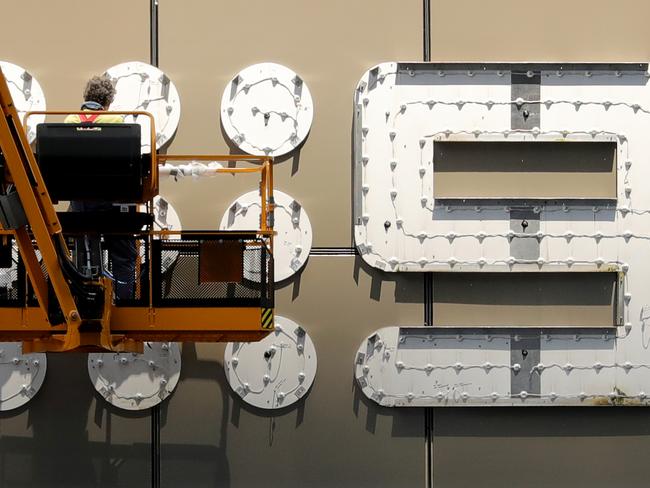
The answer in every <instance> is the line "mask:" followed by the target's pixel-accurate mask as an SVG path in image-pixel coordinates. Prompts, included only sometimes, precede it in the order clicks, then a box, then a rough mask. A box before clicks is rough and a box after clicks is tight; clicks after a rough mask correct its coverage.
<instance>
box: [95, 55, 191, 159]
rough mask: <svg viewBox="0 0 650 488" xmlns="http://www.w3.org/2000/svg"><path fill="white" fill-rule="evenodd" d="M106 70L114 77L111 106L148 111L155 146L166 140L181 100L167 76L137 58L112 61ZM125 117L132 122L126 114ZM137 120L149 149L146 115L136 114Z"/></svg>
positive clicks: (175, 122)
mask: <svg viewBox="0 0 650 488" xmlns="http://www.w3.org/2000/svg"><path fill="white" fill-rule="evenodd" d="M106 74H107V75H109V76H110V77H111V78H112V79H113V80H114V82H115V89H116V94H115V100H114V101H113V103H112V104H111V107H110V108H111V110H117V111H119V110H124V111H135V110H144V111H145V112H150V113H151V115H153V117H154V120H155V122H156V149H160V148H161V147H162V146H164V145H165V144H166V143H167V142H169V141H170V139H171V138H172V137H173V136H174V133H175V132H176V129H177V128H178V122H179V120H180V118H181V101H180V98H179V96H178V91H177V90H176V86H174V83H172V81H171V80H170V79H169V77H168V76H167V75H166V74H165V73H163V72H162V71H160V70H159V69H158V68H156V67H155V66H151V65H150V64H146V63H141V62H139V61H130V62H128V63H122V64H118V65H115V66H113V67H112V68H109V69H108V70H106ZM125 121H126V122H131V123H133V122H134V120H133V117H130V116H129V117H127V118H126V119H125ZM137 123H138V124H140V125H141V126H142V148H143V150H144V149H146V150H149V146H150V145H151V136H150V130H151V128H150V125H149V119H148V118H147V117H137Z"/></svg>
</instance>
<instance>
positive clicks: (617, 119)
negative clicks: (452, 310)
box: [354, 63, 650, 271]
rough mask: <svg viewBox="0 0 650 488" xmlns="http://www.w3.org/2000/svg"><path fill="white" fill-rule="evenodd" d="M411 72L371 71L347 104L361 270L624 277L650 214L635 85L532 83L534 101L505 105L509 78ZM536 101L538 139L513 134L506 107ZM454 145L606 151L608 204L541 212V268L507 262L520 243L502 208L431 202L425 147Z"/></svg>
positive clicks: (601, 76)
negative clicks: (610, 165)
mask: <svg viewBox="0 0 650 488" xmlns="http://www.w3.org/2000/svg"><path fill="white" fill-rule="evenodd" d="M418 66H422V65H414V67H413V68H411V69H407V68H405V67H404V65H402V64H399V63H384V64H381V65H379V66H377V67H375V68H373V69H371V70H369V71H368V72H367V73H366V74H365V75H364V76H363V77H362V79H361V81H360V82H359V85H358V87H357V90H356V92H355V111H356V117H355V123H356V128H355V162H354V164H355V175H356V178H355V210H354V221H355V239H356V244H357V247H358V249H359V252H360V253H361V255H362V257H363V259H364V260H365V261H366V262H367V263H368V264H370V265H371V266H374V267H376V268H379V269H382V270H386V271H449V270H460V271H550V270H554V271H558V270H559V271H571V270H577V269H578V270H587V269H589V270H599V269H602V268H603V267H609V268H610V269H611V268H614V269H618V268H619V267H620V266H621V265H622V264H623V263H628V264H629V265H630V266H634V264H633V263H632V262H631V261H633V256H635V255H636V254H635V253H634V252H633V250H632V248H631V246H629V244H633V243H634V242H637V243H639V244H640V245H642V246H643V245H644V244H645V243H647V241H648V239H649V238H650V233H648V232H647V231H646V230H645V229H644V228H643V226H644V225H643V223H642V222H644V221H645V220H647V217H644V216H647V214H648V211H649V209H650V202H649V201H648V198H646V197H644V196H643V195H641V191H640V190H639V188H638V187H637V189H636V192H635V189H634V186H635V183H636V185H637V186H638V185H639V184H640V183H641V182H642V181H643V174H642V172H641V170H638V171H637V172H635V171H634V169H631V168H637V164H638V167H642V166H643V161H644V160H647V158H648V151H647V149H648V148H647V147H646V146H647V142H646V138H645V137H644V134H646V133H647V132H648V129H650V113H649V112H650V101H649V100H648V97H650V90H648V87H647V77H646V76H645V74H644V73H642V72H638V71H637V72H625V73H618V74H617V73H616V72H614V71H611V72H599V73H597V74H593V73H585V72H580V73H574V74H571V73H565V74H562V76H557V75H556V74H555V72H551V73H549V72H542V74H543V76H542V85H541V97H540V98H541V100H519V99H515V100H512V96H511V85H510V72H504V71H497V70H489V69H487V70H484V71H481V72H476V73H475V72H468V71H462V70H455V71H440V72H437V71H434V70H431V69H421V68H418ZM540 101H541V102H543V103H541V105H540V110H541V124H540V125H541V127H534V128H532V129H530V130H513V129H511V110H512V107H513V106H521V105H522V103H525V102H540ZM454 140H456V141H558V140H559V141H614V142H616V143H617V157H618V163H619V167H618V181H617V185H618V187H617V194H618V202H617V203H614V202H612V203H611V204H599V205H594V204H590V203H586V202H585V203H584V204H575V202H574V203H570V204H560V203H557V202H546V203H545V202H540V205H539V206H537V207H536V208H535V210H536V212H537V213H538V214H539V215H540V231H539V233H538V240H539V241H540V251H541V253H540V257H539V259H535V260H530V259H529V260H526V259H521V258H516V257H513V256H511V255H510V243H511V241H512V240H513V239H520V238H524V237H523V236H522V235H519V234H517V233H516V232H513V231H512V230H511V229H510V222H509V220H510V207H509V205H508V204H506V205H503V204H487V205H486V204H485V203H482V204H480V205H468V204H466V203H465V204H459V205H450V204H449V202H440V201H438V200H436V192H435V178H434V174H433V164H434V163H433V144H434V143H435V141H454ZM644 154H645V156H644ZM645 166H647V164H646V165H645ZM531 208H532V206H531ZM636 217H640V218H636ZM526 238H530V237H526Z"/></svg>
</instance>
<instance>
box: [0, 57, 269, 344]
mask: <svg viewBox="0 0 650 488" xmlns="http://www.w3.org/2000/svg"><path fill="white" fill-rule="evenodd" d="M0 112H1V113H0V155H1V156H2V158H1V159H4V169H5V178H4V183H3V184H2V187H1V188H0V189H1V190H2V191H1V193H2V194H1V195H0V199H1V198H3V197H6V196H7V195H8V192H9V191H13V188H15V191H16V192H17V195H18V197H19V200H20V203H21V206H22V210H23V211H24V214H25V217H26V222H23V223H22V224H21V225H16V226H15V228H7V229H0V234H1V235H5V236H6V235H13V236H14V237H15V239H16V244H17V247H18V250H19V252H20V263H21V266H22V267H23V268H24V272H23V271H22V268H20V267H18V269H17V274H18V279H19V280H20V279H21V278H23V279H24V280H25V286H24V287H23V292H22V294H19V295H20V296H18V298H17V299H16V300H15V302H11V303H8V304H3V306H2V307H0V341H23V351H24V352H26V353H28V352H35V351H61V352H63V351H74V350H104V351H134V352H137V351H141V350H142V343H143V342H145V341H194V342H204V341H208V342H222V341H233V340H235V341H255V340H260V339H261V338H263V337H264V336H266V335H267V334H268V333H269V332H271V331H272V330H273V292H274V290H273V271H272V270H273V254H272V253H273V212H274V200H273V164H272V158H270V157H268V156H261V157H257V156H247V155H225V156H222V155H176V156H174V155H162V154H160V155H159V154H157V153H156V151H155V150H152V154H151V157H150V164H151V167H150V171H148V172H147V174H146V175H145V178H144V180H145V181H144V184H143V186H144V189H143V199H144V200H143V201H147V202H148V206H147V208H148V212H149V214H151V209H152V208H153V197H154V196H156V195H157V194H158V165H159V164H166V163H167V162H168V161H188V160H190V161H201V160H204V161H237V162H241V161H246V162H254V163H257V165H256V166H253V167H246V168H219V169H215V170H213V171H214V172H215V173H228V174H241V173H259V174H260V178H261V183H260V198H261V219H260V226H259V229H255V230H250V231H245V232H235V231H194V232H193V231H184V232H182V233H176V234H177V235H174V234H175V233H173V232H169V231H164V230H163V231H155V230H153V228H152V227H151V226H148V227H147V228H146V230H142V231H140V232H137V233H133V234H131V238H132V239H134V240H136V242H137V243H139V244H138V245H139V246H140V248H141V251H140V253H139V258H138V267H139V268H142V279H141V281H139V282H138V283H137V286H138V289H139V293H140V297H139V299H138V300H136V303H121V302H120V300H118V299H116V298H115V297H114V296H113V284H112V281H111V280H110V279H108V278H106V277H98V278H96V279H95V280H94V281H92V282H91V283H90V285H92V286H94V287H95V288H96V289H97V290H99V291H100V293H98V295H101V298H102V303H103V311H102V312H101V318H100V319H97V317H93V318H92V319H89V318H88V317H86V316H84V313H82V311H80V308H79V298H78V297H77V296H75V291H74V290H75V288H74V286H72V284H73V283H72V280H71V278H70V267H71V266H73V261H72V259H71V254H70V252H69V250H68V248H67V247H66V236H67V235H68V232H67V231H66V230H65V229H63V228H62V225H61V222H60V219H59V217H58V216H57V212H56V210H55V208H54V205H53V202H52V199H51V198H50V195H49V194H48V190H47V189H46V186H45V179H44V177H43V175H42V173H41V170H40V168H39V163H38V162H37V160H36V157H35V155H34V153H33V151H32V149H31V147H30V145H29V141H28V140H27V137H26V134H25V131H24V129H23V125H22V123H21V120H20V119H19V116H18V113H17V111H16V108H15V106H14V104H13V101H12V98H11V94H10V92H9V89H8V87H7V83H6V80H5V78H4V75H3V74H2V71H1V70H0ZM70 113H78V112H75V111H65V112H63V111H58V112H32V113H28V114H26V115H25V119H26V118H27V117H29V116H30V115H33V114H55V115H63V114H70ZM102 113H104V114H106V113H113V112H102ZM130 114H135V115H143V116H147V117H149V118H150V119H151V146H150V147H151V148H152V149H153V148H155V147H156V146H155V134H156V133H155V128H154V120H153V117H152V116H151V114H149V113H147V112H133V113H130ZM64 231H65V232H66V234H65V235H64ZM224 243H230V244H233V243H235V244H236V246H232V245H231V246H230V247H228V249H231V250H232V249H239V250H240V255H237V256H234V257H235V258H236V261H238V262H241V266H240V267H241V269H240V276H239V277H235V278H232V277H231V278H218V279H222V280H224V281H223V282H221V283H217V285H215V283H214V282H212V283H211V284H208V285H202V284H201V279H200V277H197V276H193V275H192V276H190V277H189V278H188V275H187V273H188V270H195V268H196V269H198V268H199V267H201V266H204V265H203V264H200V263H201V262H202V261H203V260H204V259H205V261H206V262H207V258H206V256H210V254H209V252H210V249H213V248H214V249H221V248H222V247H224ZM208 244H210V245H208ZM220 246H221V247H220ZM226 247H227V246H226ZM224 248H225V247H224ZM143 250H144V253H143ZM163 253H167V254H170V253H172V254H173V255H175V256H177V259H178V260H183V262H186V263H189V264H188V265H187V266H185V268H184V269H181V270H180V271H178V270H168V271H165V272H164V273H162V272H161V270H160V262H161V260H162V255H163ZM174 253H175V254H174ZM253 253H256V254H255V259H251V258H250V257H249V258H248V261H246V259H247V256H250V255H252V254H253ZM39 254H40V256H39ZM231 258H233V255H232V253H230V254H228V253H225V254H224V255H223V257H222V259H231ZM212 259H214V256H212ZM41 260H42V262H41ZM197 263H199V264H197ZM221 264H224V263H221ZM213 266H214V264H213ZM216 267H217V268H221V267H222V266H221V265H220V264H219V263H217V264H216ZM181 268H182V267H181ZM244 268H246V271H245V270H244ZM253 268H254V269H253ZM66 270H67V271H66ZM191 272H195V271H191ZM200 272H201V271H200V270H199V271H198V272H197V273H200ZM21 273H24V274H22V275H21ZM183 273H184V274H183ZM246 273H248V275H254V276H255V277H256V278H254V279H251V277H250V276H248V275H247V274H246ZM208 274H210V273H208ZM177 275H178V276H177ZM183 279H185V280H187V279H189V280H190V281H191V282H192V284H191V285H192V286H191V287H190V286H189V285H188V287H189V288H192V287H193V288H192V291H188V292H187V296H186V295H184V294H183V293H185V292H184V290H183V289H182V288H183V287H182V286H180V291H178V290H179V285H178V283H182V280H183ZM225 280H234V281H228V282H226V281H225ZM169 282H173V283H175V284H176V288H174V290H175V291H174V292H173V293H171V292H169V291H168V289H167V288H169ZM197 283H198V284H197ZM210 285H214V286H212V287H211V286H210ZM202 286H203V288H202ZM216 288H218V289H219V290H226V289H227V290H228V291H220V292H219V293H221V295H219V296H217V295H215V296H212V295H210V293H211V290H213V289H216ZM232 289H234V290H235V292H232V291H231V290H232ZM237 290H240V292H239V293H240V295H242V296H239V295H237V293H238V291H237ZM241 290H243V292H241ZM192 293H194V294H195V295H191V294H192ZM30 296H33V297H35V298H36V300H37V303H34V300H33V299H30ZM36 305H37V306H36ZM52 310H58V311H60V314H53V313H52ZM57 317H58V319H57Z"/></svg>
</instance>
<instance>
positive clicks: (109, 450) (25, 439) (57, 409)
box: [0, 354, 151, 488]
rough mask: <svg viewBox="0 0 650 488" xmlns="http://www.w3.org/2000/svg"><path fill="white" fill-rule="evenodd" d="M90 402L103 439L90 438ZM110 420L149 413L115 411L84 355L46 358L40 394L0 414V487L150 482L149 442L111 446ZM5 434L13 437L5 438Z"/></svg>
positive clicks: (94, 419)
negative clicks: (97, 386) (96, 384)
mask: <svg viewBox="0 0 650 488" xmlns="http://www.w3.org/2000/svg"><path fill="white" fill-rule="evenodd" d="M93 399H95V400H96V402H95V410H94V414H93V415H94V417H93V421H94V424H95V425H96V426H97V427H98V428H99V429H101V430H103V432H104V434H103V435H104V440H103V441H100V440H96V441H90V440H89V439H88V422H89V418H90V415H91V410H92V402H93ZM114 416H118V417H122V418H133V419H138V418H142V419H145V418H148V417H149V413H148V411H144V412H127V411H123V410H119V409H116V408H115V407H113V406H112V405H110V404H108V403H107V402H106V401H105V400H104V399H103V398H102V397H101V396H100V395H99V394H97V393H96V392H95V390H94V388H93V386H92V384H91V382H90V380H89V378H88V367H87V355H86V354H65V355H63V354H61V355H56V354H50V355H48V372H47V378H46V380H45V382H44V384H43V387H42V388H41V391H39V392H38V394H37V395H36V397H35V398H34V399H33V400H32V401H30V402H29V403H27V404H26V405H24V406H23V407H21V408H20V409H17V410H13V411H10V412H2V413H0V487H2V488H5V487H6V488H9V487H13V486H26V485H25V483H27V485H28V486H47V487H58V486H65V487H84V488H86V487H88V486H118V485H119V484H120V480H123V479H125V478H129V479H132V480H133V483H134V484H138V485H141V484H143V483H145V482H148V480H149V477H150V476H149V473H150V456H151V451H150V445H149V442H148V439H147V442H143V443H133V444H126V445H125V444H124V443H120V444H114V443H113V441H112V434H113V425H112V420H113V418H114ZM143 421H145V422H146V420H143ZM148 425H149V423H148V422H147V426H148ZM21 429H24V432H23V433H20V432H19V431H20V430H21ZM7 431H10V432H12V433H14V432H15V434H14V435H3V432H7ZM125 473H129V474H128V475H126V474H125Z"/></svg>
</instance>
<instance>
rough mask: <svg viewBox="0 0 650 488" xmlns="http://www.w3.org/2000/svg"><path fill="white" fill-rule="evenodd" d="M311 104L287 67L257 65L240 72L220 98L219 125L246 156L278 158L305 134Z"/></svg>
mask: <svg viewBox="0 0 650 488" xmlns="http://www.w3.org/2000/svg"><path fill="white" fill-rule="evenodd" d="M313 117H314V103H313V101H312V98H311V93H310V92H309V88H308V87H307V84H306V83H305V82H304V80H303V79H302V78H301V77H300V76H298V75H297V74H296V73H294V72H293V71H292V70H290V69H289V68H287V67H285V66H282V65H279V64H275V63H260V64H254V65H252V66H249V67H248V68H245V69H243V70H242V71H240V72H239V73H238V74H237V75H235V77H234V78H233V79H232V80H231V81H230V83H228V85H227V86H226V89H225V90H224V92H223V97H222V99H221V123H222V125H223V128H224V130H225V131H226V134H227V135H228V137H229V138H230V140H231V141H232V142H233V143H234V144H236V145H237V146H238V147H239V148H240V149H241V150H242V151H245V152H247V153H248V154H255V155H269V156H282V155H284V154H287V153H289V152H291V151H293V150H294V149H295V148H296V147H298V146H299V145H300V144H301V143H302V142H303V141H304V140H305V138H306V137H307V134H309V130H310V128H311V123H312V119H313Z"/></svg>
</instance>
